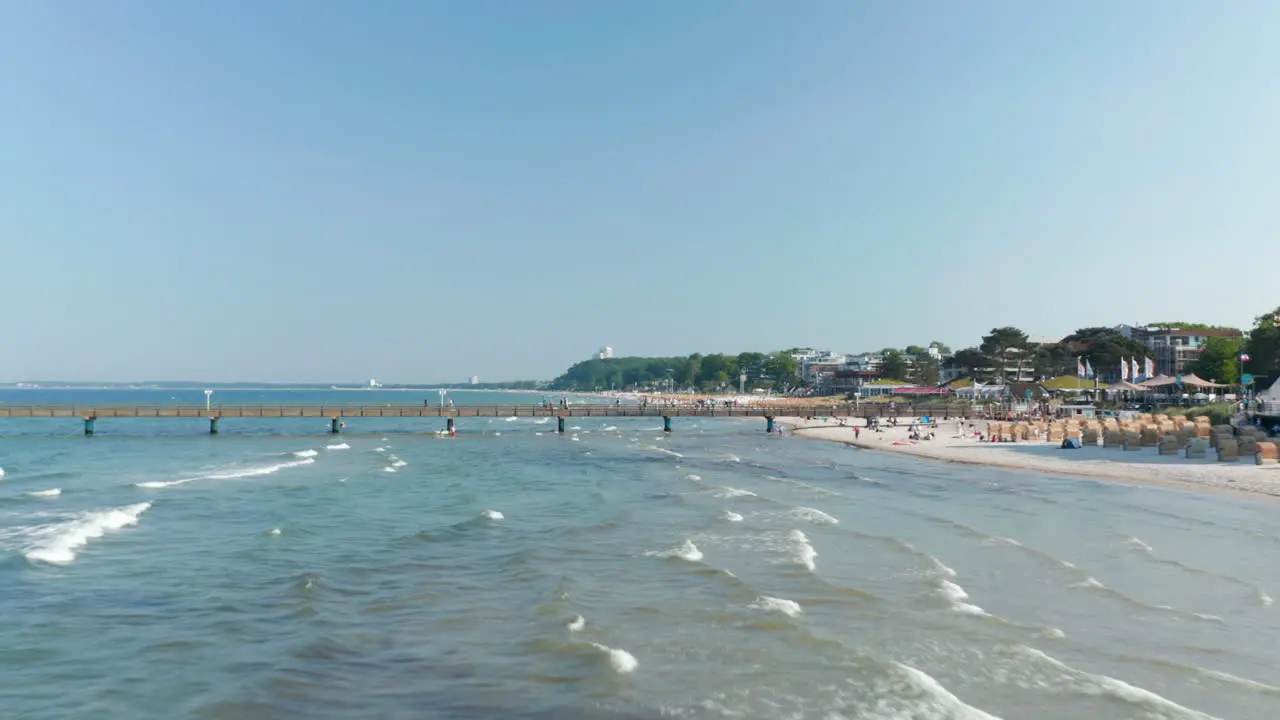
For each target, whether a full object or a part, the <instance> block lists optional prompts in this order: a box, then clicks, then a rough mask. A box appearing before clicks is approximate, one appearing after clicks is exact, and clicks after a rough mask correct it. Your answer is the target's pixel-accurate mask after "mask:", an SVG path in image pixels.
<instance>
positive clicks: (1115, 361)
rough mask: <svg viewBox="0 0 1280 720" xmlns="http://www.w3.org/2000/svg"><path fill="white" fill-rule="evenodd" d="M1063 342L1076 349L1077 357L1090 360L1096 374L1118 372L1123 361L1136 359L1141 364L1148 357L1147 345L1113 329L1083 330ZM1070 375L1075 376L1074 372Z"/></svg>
mask: <svg viewBox="0 0 1280 720" xmlns="http://www.w3.org/2000/svg"><path fill="white" fill-rule="evenodd" d="M1063 342H1065V343H1067V344H1068V345H1069V346H1072V347H1074V348H1075V350H1076V355H1077V356H1079V357H1081V358H1083V359H1085V360H1088V361H1089V364H1091V365H1093V370H1094V372H1100V373H1113V372H1117V371H1118V370H1119V368H1120V361H1121V360H1122V359H1124V360H1127V359H1129V358H1134V359H1136V360H1138V361H1139V362H1141V361H1142V359H1143V358H1145V357H1147V346H1146V345H1143V344H1142V343H1141V342H1139V341H1137V340H1134V339H1133V338H1127V337H1125V336H1124V335H1121V334H1120V333H1118V332H1116V331H1115V330H1113V329H1111V328H1105V327H1092V328H1081V329H1079V330H1076V331H1075V332H1074V333H1072V334H1070V335H1068V336H1067V337H1066V338H1064V339H1063ZM1069 374H1074V371H1072V373H1069Z"/></svg>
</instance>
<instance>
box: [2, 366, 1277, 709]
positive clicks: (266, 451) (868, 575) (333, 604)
mask: <svg viewBox="0 0 1280 720" xmlns="http://www.w3.org/2000/svg"><path fill="white" fill-rule="evenodd" d="M162 393H163V394H165V395H167V397H169V398H170V400H169V401H170V402H186V403H203V399H204V396H203V393H202V392H200V391H198V390H197V391H191V390H187V391H182V392H181V393H178V392H170V391H162V390H148V391H141V390H140V391H128V390H111V391H81V390H62V391H3V392H0V402H4V403H9V404H28V403H46V402H51V401H61V402H78V403H103V404H106V403H127V402H148V403H154V402H164V401H165V400H164V396H163V395H161V394H162ZM450 396H451V397H454V398H455V401H456V402H457V403H458V404H473V403H489V402H495V403H497V402H500V403H501V404H517V403H528V402H538V401H539V400H541V399H542V397H541V396H540V395H527V394H507V393H498V394H495V393H487V394H484V395H470V396H469V395H468V394H467V393H466V392H465V391H459V392H456V393H451V395H450ZM424 399H429V400H431V401H432V402H438V401H439V398H438V396H437V395H435V394H434V393H430V394H427V393H418V394H412V393H392V392H369V391H364V392H354V391H352V392H350V393H347V392H339V393H332V392H311V391H307V392H303V391H298V392H289V391H279V390H253V391H245V392H244V393H242V394H240V393H234V392H231V391H225V392H224V391H219V392H218V393H216V394H215V398H214V400H215V403H216V402H218V401H221V402H224V403H227V404H232V403H253V404H257V403H298V402H335V401H336V402H349V403H356V402H368V403H375V402H392V403H401V402H404V403H412V404H421V402H422V401H423V400H424ZM568 424H569V432H568V433H566V435H564V436H557V435H556V434H555V433H554V427H555V423H554V420H552V421H547V420H546V419H542V420H535V419H532V418H520V419H507V418H505V417H498V418H464V419H462V420H460V421H459V423H458V436H457V437H456V438H452V439H451V438H442V437H437V436H436V435H434V432H435V431H438V430H441V429H443V421H442V420H439V419H423V420H417V419H415V420H412V421H410V420H404V421H400V420H394V421H393V420H376V421H375V420H371V419H363V420H349V421H348V427H347V432H346V433H344V434H343V435H341V436H332V435H329V434H327V433H326V432H325V430H326V429H327V426H328V423H327V422H326V421H324V420H323V419H314V418H313V419H305V420H304V419H290V420H250V419H243V420H231V419H228V420H224V421H223V427H222V434H221V435H218V436H210V435H208V434H207V429H208V425H207V423H205V422H202V421H199V420H123V419H122V420H108V419H104V420H100V421H99V422H98V426H97V430H98V435H97V436H95V437H92V438H86V437H84V436H83V435H82V428H81V424H80V422H79V421H78V420H75V419H70V420H0V467H2V468H3V471H4V474H3V476H2V477H0V717H4V718H64V717H65V718H80V717H84V718H104V717H112V718H115V717H119V718H228V719H230V718H236V719H239V718H352V717H359V718H547V719H552V718H568V719H573V718H669V717H675V718H820V719H823V720H834V719H838V718H882V719H885V720H889V719H894V720H944V719H971V718H991V717H998V718H1006V719H1008V718H1028V719H1042V718H1066V719H1080V720H1084V719H1088V720H1113V719H1114V720H1120V719H1129V718H1135V719H1137V718H1141V719H1152V718H1155V719H1170V720H1192V719H1201V720H1202V719H1204V718H1223V719H1228V718H1229V719H1233V720H1250V719H1257V720H1273V719H1274V718H1277V717H1280V650H1278V649H1277V648H1278V647H1280V608H1277V607H1276V606H1275V605H1274V604H1273V602H1272V598H1273V597H1275V596H1277V595H1280V565H1278V564H1277V563H1276V562H1275V559H1276V558H1277V557H1280V529H1278V528H1280V505H1276V504H1275V503H1272V502H1265V501H1257V500H1242V499H1236V498H1234V497H1230V496H1223V495H1209V494H1189V493H1183V492H1178V491H1172V490H1167V489H1159V488H1149V487H1137V486H1126V485H1122V484H1114V483H1101V482H1094V481H1089V480H1081V479H1075V478H1063V477H1054V476H1048V475H1040V474H1032V473H1025V472H1012V471H1001V470H995V469H985V468H978V467H968V466H957V465H948V464H942V463H935V462H928V461H917V460H913V459H910V458H905V457H901V456H890V455H886V454H877V453H874V452H868V451H860V450H854V449H850V448H846V447H843V446H839V445H835V444H828V443H822V442H818V441H811V440H804V439H801V438H795V437H778V436H769V435H766V434H765V433H764V432H763V422H762V421H760V420H747V419H714V420H706V419H696V418H676V419H675V422H674V425H675V427H674V430H675V432H674V433H673V434H671V435H670V436H664V435H663V433H662V432H661V425H660V422H655V421H654V420H653V419H635V420H619V419H608V418H594V419H585V418H584V419H571V420H570V421H569V423H568Z"/></svg>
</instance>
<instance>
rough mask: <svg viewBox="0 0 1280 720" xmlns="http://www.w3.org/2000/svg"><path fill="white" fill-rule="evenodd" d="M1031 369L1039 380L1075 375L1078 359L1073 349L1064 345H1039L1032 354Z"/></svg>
mask: <svg viewBox="0 0 1280 720" xmlns="http://www.w3.org/2000/svg"><path fill="white" fill-rule="evenodd" d="M1031 367H1032V372H1034V373H1035V375H1036V377H1039V378H1051V377H1056V376H1058V375H1073V374H1075V371H1076V359H1075V356H1073V355H1072V354H1071V349H1070V348H1069V347H1067V346H1066V345H1064V344H1062V343H1051V344H1048V345H1037V346H1036V347H1035V348H1034V349H1033V350H1032V352H1031Z"/></svg>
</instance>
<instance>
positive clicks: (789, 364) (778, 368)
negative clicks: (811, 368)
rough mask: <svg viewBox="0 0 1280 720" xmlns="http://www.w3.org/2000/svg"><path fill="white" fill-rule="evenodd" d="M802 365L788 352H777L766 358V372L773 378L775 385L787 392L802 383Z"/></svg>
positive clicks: (779, 389) (781, 390)
mask: <svg viewBox="0 0 1280 720" xmlns="http://www.w3.org/2000/svg"><path fill="white" fill-rule="evenodd" d="M799 369H800V365H799V363H797V362H796V359H795V358H793V357H791V356H790V355H788V354H784V353H775V354H774V355H773V356H772V357H770V358H769V359H767V360H765V363H764V372H765V374H766V375H768V376H769V377H770V378H772V379H773V387H774V388H775V389H777V390H778V391H780V392H786V391H788V390H790V389H792V388H795V387H798V386H799V385H800V374H799Z"/></svg>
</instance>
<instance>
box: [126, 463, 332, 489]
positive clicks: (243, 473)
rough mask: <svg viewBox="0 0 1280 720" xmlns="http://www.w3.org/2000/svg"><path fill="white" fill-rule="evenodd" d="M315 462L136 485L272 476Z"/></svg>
mask: <svg viewBox="0 0 1280 720" xmlns="http://www.w3.org/2000/svg"><path fill="white" fill-rule="evenodd" d="M314 462H315V458H303V459H301V460H290V461H289V462H282V463H277V464H275V465H264V466H262V467H255V468H244V469H243V470H233V471H231V472H226V473H214V474H212V475H200V476H197V477H190V478H183V479H181V480H169V481H167V482H166V481H159V480H156V481H152V482H141V483H136V485H137V487H140V488H166V487H173V486H174V485H184V484H186V483H189V482H192V481H195V480H235V479H237V478H246V477H258V476H260V475H270V474H272V473H275V472H279V471H281V470H287V469H288V468H295V467H302V466H303V465H310V464H312V463H314Z"/></svg>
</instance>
